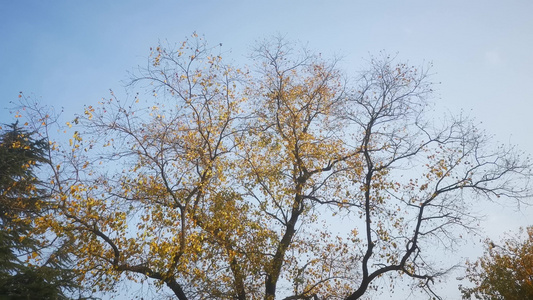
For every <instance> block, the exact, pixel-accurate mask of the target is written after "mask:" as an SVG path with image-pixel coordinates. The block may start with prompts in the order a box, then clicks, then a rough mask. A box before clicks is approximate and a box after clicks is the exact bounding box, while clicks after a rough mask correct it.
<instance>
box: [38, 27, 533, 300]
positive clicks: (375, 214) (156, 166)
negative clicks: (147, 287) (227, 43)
mask: <svg viewBox="0 0 533 300" xmlns="http://www.w3.org/2000/svg"><path fill="white" fill-rule="evenodd" d="M252 62H253V65H252V66H250V67H248V68H237V67H235V66H232V65H229V64H226V63H225V62H224V60H223V59H222V57H221V55H220V48H219V47H212V48H211V47H210V46H208V44H207V43H205V42H204V41H203V40H202V38H199V37H193V38H192V39H191V40H189V41H186V42H184V43H183V44H181V45H178V47H170V46H165V47H164V46H158V47H156V48H154V49H152V53H151V55H150V58H149V64H148V67H146V68H141V69H140V70H139V72H138V73H137V74H135V76H134V78H133V80H132V83H131V86H130V91H131V90H133V91H136V93H135V96H129V97H119V96H117V95H115V94H113V93H112V94H111V96H110V97H109V98H107V99H103V100H102V101H101V102H100V103H99V104H97V105H96V104H95V105H87V106H86V107H85V110H84V111H83V112H82V113H81V114H79V115H78V116H76V117H75V118H72V119H71V120H69V121H68V122H67V123H66V125H67V127H72V128H67V129H66V132H67V133H68V134H69V135H70V137H68V138H67V139H66V140H64V142H60V140H61V139H59V140H58V141H57V142H51V150H52V151H51V154H50V158H49V159H50V161H52V162H53V163H52V165H53V169H51V170H50V172H49V176H50V177H49V180H48V182H49V184H50V188H51V190H52V191H53V195H54V199H55V203H56V205H55V207H54V209H53V210H51V211H50V212H49V214H47V215H42V216H41V217H39V218H38V219H37V220H36V222H37V223H38V224H39V226H40V227H41V228H47V229H51V231H52V232H53V233H54V234H55V235H56V236H57V237H60V238H61V239H64V240H67V241H69V243H68V251H69V253H71V255H73V256H75V257H76V258H77V266H76V268H77V269H78V270H79V271H80V272H82V273H83V274H84V275H83V276H81V278H80V280H82V281H83V282H86V283H89V284H90V285H92V286H94V287H95V289H100V290H104V291H105V290H111V289H112V288H113V286H114V284H115V283H116V282H118V281H119V280H122V279H124V278H127V279H130V280H133V281H144V280H146V279H153V280H154V281H155V283H156V285H157V286H158V287H161V293H165V292H169V291H171V292H172V294H173V295H175V297H177V298H178V299H181V300H184V299H275V298H278V299H279V298H285V299H318V298H319V299H323V298H324V299H326V298H327V299H358V298H360V297H361V296H363V295H364V294H366V293H368V292H370V291H371V290H373V289H375V287H376V285H375V284H374V283H375V280H376V279H377V278H380V277H382V276H385V275H387V276H389V275H390V276H391V277H394V276H398V275H400V276H405V277H407V278H412V279H413V282H414V284H415V285H417V286H420V287H421V288H423V289H425V290H426V291H427V292H428V293H431V289H430V288H428V287H429V285H430V284H431V283H432V282H433V280H434V278H436V277H437V276H439V275H441V274H443V273H445V271H446V270H447V269H448V267H450V266H447V267H442V268H441V266H438V265H434V264H433V263H432V256H431V254H432V252H434V248H435V247H442V248H446V247H448V246H450V245H453V244H454V243H455V242H456V241H457V240H456V239H457V234H460V233H461V232H463V231H465V230H469V229H470V228H471V223H472V222H474V221H475V218H474V217H473V216H472V215H471V214H469V208H470V207H471V205H472V203H473V201H474V200H475V198H483V199H493V200H496V199H498V198H500V197H503V198H502V199H504V198H505V199H507V198H513V199H516V200H519V201H521V199H522V197H523V196H525V195H527V193H528V186H527V180H526V179H527V178H528V177H529V175H530V170H529V167H530V163H529V162H528V161H527V160H523V159H521V158H520V156H519V155H518V154H517V153H516V152H515V151H513V150H512V149H509V148H506V147H492V146H491V144H490V143H489V139H488V138H487V136H486V135H485V134H484V133H483V132H481V131H479V130H477V129H476V127H475V126H474V125H473V123H472V122H471V121H470V120H468V119H467V118H464V117H461V116H459V117H452V118H448V119H446V120H443V121H442V122H440V121H435V119H434V116H430V115H429V114H428V108H429V107H430V99H431V93H432V85H431V82H430V81H429V79H428V73H427V70H426V69H425V68H416V67H412V66H409V65H407V64H403V63H396V62H395V61H394V59H393V58H391V57H389V56H387V55H379V56H378V57H374V58H372V59H371V60H370V61H369V66H368V69H366V70H363V71H361V72H360V73H358V77H357V78H354V79H352V78H349V77H347V76H346V75H345V74H344V73H343V72H341V71H340V69H339V68H338V66H337V64H338V61H336V60H326V59H323V58H322V57H321V56H320V55H316V54H314V53H311V52H309V51H308V50H305V49H301V50H298V49H297V48H296V46H295V45H293V44H290V43H286V42H285V41H284V40H283V39H272V40H268V41H266V42H263V43H260V44H258V46H257V47H256V49H255V50H254V52H253V55H252ZM50 126H51V125H50ZM339 225H340V226H339Z"/></svg>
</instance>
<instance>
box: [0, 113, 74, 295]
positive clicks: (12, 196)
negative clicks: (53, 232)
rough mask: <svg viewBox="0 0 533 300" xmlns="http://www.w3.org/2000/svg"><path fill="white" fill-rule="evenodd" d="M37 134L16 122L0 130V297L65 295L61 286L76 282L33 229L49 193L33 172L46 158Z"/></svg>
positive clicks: (55, 253) (45, 144)
mask: <svg viewBox="0 0 533 300" xmlns="http://www.w3.org/2000/svg"><path fill="white" fill-rule="evenodd" d="M36 134H37V133H36V132H29V131H27V130H26V129H24V128H23V126H22V127H21V126H20V125H19V123H18V122H16V123H14V124H11V125H7V128H6V129H3V132H2V134H1V135H0V229H1V230H0V299H66V296H65V293H64V292H65V289H70V290H72V289H74V288H75V287H76V286H77V284H76V283H75V282H74V280H73V279H72V273H71V272H70V271H69V270H68V269H66V268H65V266H64V264H63V263H64V261H62V260H61V258H62V257H61V254H60V253H59V252H58V251H55V252H54V250H52V249H50V247H49V246H50V245H48V246H47V245H45V243H43V239H41V238H39V237H37V236H38V234H37V233H36V232H35V231H34V229H35V228H34V227H33V223H32V219H33V218H35V217H36V216H39V215H41V214H42V213H44V211H45V210H46V209H47V205H48V203H47V199H48V196H49V195H48V194H47V193H46V189H45V188H44V187H43V184H42V182H40V180H39V179H38V176H37V174H36V171H37V169H38V168H39V167H40V166H42V165H43V164H44V165H45V164H47V163H48V160H47V159H46V157H47V155H46V153H47V150H48V142H47V141H46V140H45V139H44V138H39V139H35V136H36ZM56 250H57V249H56ZM41 257H42V258H43V259H44V258H46V260H45V261H44V262H39V258H41ZM4 297H7V298H4Z"/></svg>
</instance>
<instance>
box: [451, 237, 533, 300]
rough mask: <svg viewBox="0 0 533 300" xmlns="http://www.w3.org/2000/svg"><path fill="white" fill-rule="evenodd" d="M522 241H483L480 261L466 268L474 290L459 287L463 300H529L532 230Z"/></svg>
mask: <svg viewBox="0 0 533 300" xmlns="http://www.w3.org/2000/svg"><path fill="white" fill-rule="evenodd" d="M526 233H527V236H526V239H525V240H523V241H522V240H519V239H518V238H507V239H505V240H503V241H502V243H501V245H497V244H495V243H494V242H493V241H491V240H487V241H486V252H485V255H484V256H483V257H481V258H480V259H479V260H477V261H476V262H473V263H469V264H468V270H467V279H468V280H470V281H471V282H472V283H473V284H474V287H461V291H462V293H463V299H471V298H472V297H474V298H475V299H506V300H514V299H516V300H519V299H532V298H533V227H528V228H527V231H526Z"/></svg>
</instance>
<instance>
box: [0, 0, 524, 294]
mask: <svg viewBox="0 0 533 300" xmlns="http://www.w3.org/2000/svg"><path fill="white" fill-rule="evenodd" d="M531 12H533V1H531V0H523V1H518V0H508V1H501V0H499V1H494V0H469V1H464V0H447V1H438V0H433V1H427V0H404V1H394V0H388V1H385V0H376V1H370V0H367V1H361V0H351V1H341V0H330V1H325V0H323V1H318V0H307V1H303V0H269V1H262V0H257V1H255V0H248V1H245V0H211V1H203V0H194V1H193V0H190V1H179V0H175V1H170V0H152V1H140V0H128V1H125V0H113V1H104V0H92V1H74V0H71V1H66V0H55V1H38V0H35V1H28V0H17V1H12V0H11V1H10V0H0V70H1V73H0V74H1V75H0V123H10V122H12V120H13V119H12V117H11V115H10V114H9V109H8V108H9V107H12V105H11V104H10V103H9V102H10V101H16V99H17V96H18V94H19V92H20V91H22V92H24V94H25V95H29V96H31V97H33V98H35V99H39V101H42V102H43V103H44V104H48V105H52V106H55V107H63V108H64V110H65V115H72V114H74V113H76V112H80V109H81V108H82V107H83V105H94V104H96V103H97V101H98V100H99V99H101V98H102V97H107V96H108V95H109V89H113V90H114V91H118V92H120V91H123V89H124V85H125V83H126V82H127V81H128V79H129V75H128V72H131V71H132V70H134V69H135V68H136V67H137V66H139V65H144V64H145V63H146V58H147V56H148V54H149V49H150V47H153V46H157V44H158V42H160V41H168V42H169V43H171V44H173V43H180V42H182V41H183V40H184V39H185V38H186V37H187V36H190V35H191V34H192V33H193V32H197V33H198V34H200V35H203V36H205V38H206V39H207V40H208V41H209V42H210V43H211V44H213V45H216V44H219V43H223V48H222V49H223V51H224V52H225V57H227V58H230V59H232V60H234V61H235V62H237V63H246V62H247V60H246V58H245V57H246V55H247V54H248V53H249V52H250V49H251V48H252V47H253V45H254V43H255V42H256V41H258V40H262V39H264V38H268V37H269V36H272V35H277V34H281V35H284V36H286V37H287V39H289V40H298V41H300V42H303V43H307V44H308V45H309V47H310V48H311V49H315V50H316V51H317V52H320V53H322V55H324V56H325V57H328V56H329V57H331V56H334V55H336V56H340V57H342V62H341V68H342V69H344V70H345V71H346V72H347V73H348V74H355V72H357V70H359V69H360V68H361V66H362V65H364V63H365V59H368V57H369V55H371V54H377V53H379V51H382V50H384V51H386V52H388V53H393V54H395V53H397V56H398V58H399V59H400V60H408V61H409V62H410V63H412V64H415V65H417V64H424V63H427V62H432V64H433V69H432V73H433V77H432V79H433V81H434V82H437V83H438V84H437V85H436V92H435V94H434V98H433V99H432V101H434V102H435V110H437V111H439V112H440V111H442V112H449V113H453V114H458V113H461V112H463V113H464V114H467V115H469V116H472V117H474V118H475V119H476V120H477V121H479V122H480V123H481V125H480V127H481V128H482V129H485V130H486V131H487V132H490V133H492V134H494V138H495V140H497V141H500V142H502V143H512V144H516V145H517V148H518V149H521V150H523V151H525V152H526V153H530V154H533V139H532V137H531V129H532V127H533V126H532V120H531V112H532V111H533V18H532V17H531ZM479 209H480V212H482V213H485V214H487V217H486V219H485V221H484V222H482V224H481V227H482V228H483V229H484V230H485V234H486V235H487V236H488V237H491V238H493V239H496V240H498V239H499V238H501V237H503V234H504V232H506V231H514V232H516V231H518V228H519V227H520V226H527V225H531V223H533V222H531V221H530V220H531V219H532V217H533V210H532V209H531V208H526V207H522V211H521V212H517V211H516V207H515V206H500V205H483V206H481V207H480V208H479ZM463 250H464V252H462V253H456V254H455V255H452V256H451V257H450V259H453V258H457V257H461V258H465V257H471V258H475V257H476V256H479V255H481V254H482V247H481V246H480V244H479V243H471V244H469V246H468V247H467V248H465V249H463ZM449 279H450V280H449V281H448V282H447V283H446V284H442V285H440V286H439V290H440V292H441V294H442V295H443V296H444V297H445V298H446V299H457V298H458V297H459V296H458V295H459V294H458V291H457V284H458V283H460V282H457V281H455V280H454V278H449ZM379 297H381V298H379V299H390V298H389V297H390V296H389V295H387V294H383V295H381V296H379ZM406 297H407V296H406ZM376 299H378V298H376Z"/></svg>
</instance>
